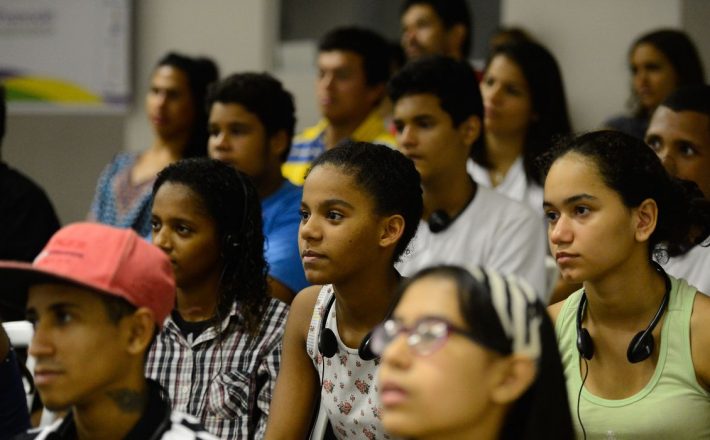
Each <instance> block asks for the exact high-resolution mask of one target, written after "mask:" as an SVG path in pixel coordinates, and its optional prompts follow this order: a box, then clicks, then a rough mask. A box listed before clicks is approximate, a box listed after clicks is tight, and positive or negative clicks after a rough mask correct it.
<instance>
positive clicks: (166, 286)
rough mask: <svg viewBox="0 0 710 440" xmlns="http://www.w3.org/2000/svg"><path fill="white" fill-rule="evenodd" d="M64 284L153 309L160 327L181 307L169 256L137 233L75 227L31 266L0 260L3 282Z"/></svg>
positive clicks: (50, 244) (55, 237) (64, 231)
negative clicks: (176, 297) (172, 312)
mask: <svg viewBox="0 0 710 440" xmlns="http://www.w3.org/2000/svg"><path fill="white" fill-rule="evenodd" d="M9 278H14V279H15V280H18V281H19V282H21V283H23V284H26V285H31V284H37V283H47V282H49V283H51V282H62V283H69V284H73V285H76V286H79V287H85V288H88V289H91V290H94V291H96V292H99V293H103V294H107V295H114V296H117V297H120V298H123V299H125V300H126V301H128V302H129V303H131V304H133V305H134V306H136V307H147V308H148V309H150V310H152V311H153V316H154V318H155V322H156V324H158V326H159V327H162V325H163V321H164V320H165V318H166V317H167V316H168V314H169V313H170V311H171V310H172V309H173V307H174V306H175V279H174V277H173V270H172V266H171V265H170V260H169V259H168V257H167V255H165V253H164V252H163V251H161V250H160V249H158V248H157V247H156V246H153V245H152V244H150V243H148V242H147V241H145V240H143V239H142V238H141V237H139V236H138V234H136V233H135V232H134V231H133V230H132V229H119V228H115V227H113V226H107V225H102V224H98V223H74V224H71V225H68V226H65V227H63V228H62V229H60V230H59V231H57V232H56V233H55V234H54V235H53V236H52V238H50V239H49V242H48V243H47V245H46V246H45V247H44V249H43V250H42V252H40V253H39V255H37V258H35V260H34V261H33V262H32V263H31V264H30V263H26V262H19V261H0V282H1V280H2V279H9Z"/></svg>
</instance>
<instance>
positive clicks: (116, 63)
mask: <svg viewBox="0 0 710 440" xmlns="http://www.w3.org/2000/svg"><path fill="white" fill-rule="evenodd" d="M130 17H131V0H2V2H0V81H1V82H2V83H3V84H4V85H5V87H6V89H7V97H8V102H9V107H10V111H12V110H13V109H22V110H23V111H29V112H32V111H33V110H37V111H42V112H47V111H50V112H51V111H53V110H57V111H59V112H63V111H66V110H72V109H75V110H88V111H92V110H97V111H104V110H109V111H111V110H114V111H123V110H125V109H126V107H127V105H128V103H129V102H130V84H129V77H130V58H129V57H130V53H129V52H130Z"/></svg>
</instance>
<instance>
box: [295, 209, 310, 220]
mask: <svg viewBox="0 0 710 440" xmlns="http://www.w3.org/2000/svg"><path fill="white" fill-rule="evenodd" d="M298 215H300V216H301V221H302V222H304V221H306V220H308V217H310V215H311V214H310V213H309V212H308V211H306V210H305V209H300V210H299V211H298Z"/></svg>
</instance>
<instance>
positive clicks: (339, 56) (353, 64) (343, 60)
mask: <svg viewBox="0 0 710 440" xmlns="http://www.w3.org/2000/svg"><path fill="white" fill-rule="evenodd" d="M316 62H317V64H318V67H320V68H329V69H338V68H359V69H362V68H363V57H362V55H360V54H359V53H357V52H354V51H352V50H345V49H343V50H341V49H334V50H326V51H321V52H318V59H317V61H316Z"/></svg>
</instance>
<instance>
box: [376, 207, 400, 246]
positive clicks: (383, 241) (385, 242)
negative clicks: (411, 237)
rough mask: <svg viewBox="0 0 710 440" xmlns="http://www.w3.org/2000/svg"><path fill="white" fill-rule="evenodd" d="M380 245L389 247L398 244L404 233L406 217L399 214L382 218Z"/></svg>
mask: <svg viewBox="0 0 710 440" xmlns="http://www.w3.org/2000/svg"><path fill="white" fill-rule="evenodd" d="M381 225H382V228H381V233H380V246H382V247H388V246H392V245H395V244H397V241H398V240H399V239H400V238H401V237H402V234H403V233H404V217H402V216H401V215H399V214H395V215H390V216H387V217H385V218H384V219H383V220H382V223H381Z"/></svg>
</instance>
